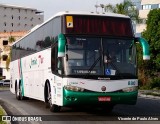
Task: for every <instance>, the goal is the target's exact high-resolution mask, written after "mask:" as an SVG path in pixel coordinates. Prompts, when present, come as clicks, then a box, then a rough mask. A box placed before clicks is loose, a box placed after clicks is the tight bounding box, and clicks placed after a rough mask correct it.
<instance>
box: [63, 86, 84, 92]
mask: <svg viewBox="0 0 160 124" xmlns="http://www.w3.org/2000/svg"><path fill="white" fill-rule="evenodd" d="M64 88H65V89H66V90H71V91H77V92H78V91H80V92H83V91H84V88H80V87H76V86H70V85H66V86H64Z"/></svg>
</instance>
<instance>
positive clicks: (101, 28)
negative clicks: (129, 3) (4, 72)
mask: <svg viewBox="0 0 160 124" xmlns="http://www.w3.org/2000/svg"><path fill="white" fill-rule="evenodd" d="M136 42H139V43H140V44H141V46H142V48H143V59H144V60H148V59H150V55H149V45H148V43H147V42H146V41H145V40H144V39H142V38H135V37H134V33H133V29H132V22H131V19H130V18H129V17H128V16H124V15H120V14H113V13H103V14H97V13H93V12H69V11H66V12H60V13H57V14H56V15H55V16H53V17H52V18H50V19H49V20H48V21H46V22H44V23H43V24H41V25H39V26H37V27H36V28H34V29H32V30H31V31H30V32H29V33H28V34H27V35H25V36H24V37H22V38H21V39H19V40H18V41H16V42H15V43H14V44H13V45H12V55H11V69H10V70H11V84H10V90H11V92H12V93H14V94H16V98H17V99H18V100H23V99H24V98H33V99H37V100H40V101H44V102H45V103H46V105H47V106H48V107H49V108H50V110H51V111H53V112H58V111H60V108H61V107H63V106H82V105H83V106H85V105H86V106H87V105H89V106H94V107H97V106H100V107H102V108H103V109H105V110H106V111H111V110H112V109H113V107H114V106H115V105H116V104H130V105H134V104H136V101H137V94H138V77H137V60H136V45H135V44H136ZM113 56H114V57H113Z"/></svg>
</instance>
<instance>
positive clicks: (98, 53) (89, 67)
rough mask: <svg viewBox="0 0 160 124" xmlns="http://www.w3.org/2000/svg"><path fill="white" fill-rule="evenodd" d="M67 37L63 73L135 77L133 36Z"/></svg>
mask: <svg viewBox="0 0 160 124" xmlns="http://www.w3.org/2000/svg"><path fill="white" fill-rule="evenodd" d="M66 39H67V46H66V55H67V59H66V75H98V76H100V75H101V76H122V75H123V76H127V75H128V76H129V75H130V76H131V75H134V76H136V57H135V56H136V50H135V46H134V42H133V39H118V38H106V37H105V38H101V37H67V38H66Z"/></svg>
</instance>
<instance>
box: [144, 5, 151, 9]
mask: <svg viewBox="0 0 160 124" xmlns="http://www.w3.org/2000/svg"><path fill="white" fill-rule="evenodd" d="M142 9H143V10H145V9H151V4H146V5H142Z"/></svg>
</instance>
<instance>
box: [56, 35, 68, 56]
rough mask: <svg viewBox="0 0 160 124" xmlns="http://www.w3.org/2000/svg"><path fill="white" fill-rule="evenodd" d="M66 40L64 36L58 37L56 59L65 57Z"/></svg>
mask: <svg viewBox="0 0 160 124" xmlns="http://www.w3.org/2000/svg"><path fill="white" fill-rule="evenodd" d="M65 44H66V39H65V36H64V34H59V35H58V57H65Z"/></svg>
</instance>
